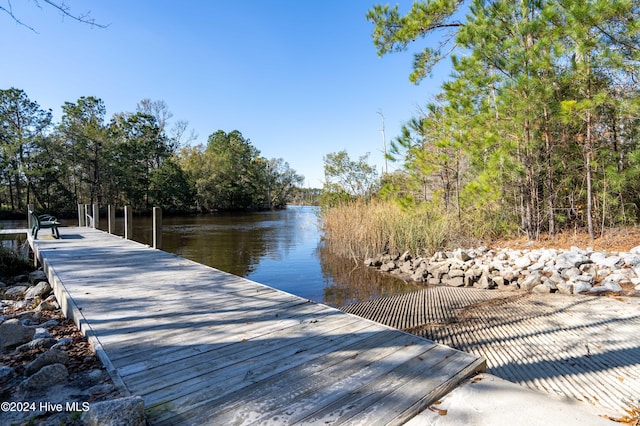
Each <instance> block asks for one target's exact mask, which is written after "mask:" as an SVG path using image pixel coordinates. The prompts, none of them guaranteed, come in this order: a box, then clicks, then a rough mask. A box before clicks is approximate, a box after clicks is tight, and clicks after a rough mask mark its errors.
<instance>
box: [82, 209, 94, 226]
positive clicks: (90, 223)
mask: <svg viewBox="0 0 640 426" xmlns="http://www.w3.org/2000/svg"><path fill="white" fill-rule="evenodd" d="M84 220H85V226H87V227H92V226H93V218H92V217H91V215H90V214H89V204H85V205H84Z"/></svg>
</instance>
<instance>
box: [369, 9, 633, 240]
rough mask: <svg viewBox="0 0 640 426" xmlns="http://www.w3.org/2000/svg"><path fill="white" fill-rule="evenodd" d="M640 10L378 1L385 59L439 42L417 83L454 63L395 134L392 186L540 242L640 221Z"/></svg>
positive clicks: (419, 60) (376, 23)
mask: <svg viewBox="0 0 640 426" xmlns="http://www.w3.org/2000/svg"><path fill="white" fill-rule="evenodd" d="M639 17H640V3H639V2H637V1H635V0H517V1H513V0H493V1H490V0H468V1H457V0H429V1H416V2H414V4H413V6H412V8H411V9H410V10H409V11H407V12H406V13H405V14H402V13H400V11H399V7H398V6H395V7H390V6H388V5H387V6H382V5H376V6H374V7H373V8H372V9H371V10H370V11H369V12H368V14H367V19H368V20H370V21H371V22H372V24H373V33H372V37H373V41H374V44H375V46H376V48H377V51H378V54H379V55H381V56H382V55H385V54H389V53H391V52H396V51H403V50H406V49H408V48H409V46H413V45H415V44H417V43H419V42H423V43H424V45H425V46H426V47H425V48H424V49H422V50H421V51H419V52H418V53H416V54H415V56H414V62H413V72H412V73H411V75H410V80H411V81H413V82H415V83H418V82H420V81H422V80H423V79H424V78H425V77H427V76H429V75H430V73H432V72H433V70H434V66H435V65H436V64H437V63H438V62H439V61H441V60H443V59H444V58H450V60H451V64H452V69H453V72H452V74H451V75H450V78H449V80H448V81H447V82H446V83H444V85H443V86H442V87H441V90H440V92H439V94H438V95H437V96H435V97H434V99H432V100H431V101H430V102H428V104H427V105H426V106H425V107H424V108H422V110H421V111H420V113H419V114H418V115H417V116H416V117H414V118H412V119H411V120H410V121H409V122H408V123H407V124H406V125H405V126H404V129H403V131H402V134H401V135H399V136H398V137H397V138H396V139H395V140H394V141H393V144H392V148H391V150H390V153H389V157H390V158H391V159H393V160H396V161H397V162H398V163H399V164H401V165H402V168H401V170H400V171H398V172H396V173H393V174H388V175H385V176H383V177H382V189H381V194H382V195H383V196H388V197H393V198H394V199H396V200H401V201H402V202H404V204H405V205H417V204H419V203H431V205H433V204H434V203H435V204H437V205H439V206H440V208H441V211H444V212H447V213H449V214H453V215H455V216H457V217H458V219H459V220H463V221H467V222H469V223H471V224H475V225H477V227H478V228H483V229H489V231H490V232H492V233H505V232H510V231H519V232H521V233H523V234H526V235H527V236H528V237H530V238H536V237H538V236H539V235H540V234H541V233H543V232H547V233H549V234H554V233H556V232H558V231H559V230H563V229H564V230H566V229H578V228H579V229H584V230H585V231H587V232H588V233H589V234H590V236H591V237H592V238H594V237H595V236H596V235H597V234H599V233H600V232H602V231H603V230H604V229H605V228H606V227H608V226H618V225H625V224H636V223H638V219H639V218H640V145H639V140H638V136H639V132H640V115H639V112H640V90H639V89H640V88H639V86H638V78H639V77H640V75H639V71H640V67H639V65H640V19H638V18H639Z"/></svg>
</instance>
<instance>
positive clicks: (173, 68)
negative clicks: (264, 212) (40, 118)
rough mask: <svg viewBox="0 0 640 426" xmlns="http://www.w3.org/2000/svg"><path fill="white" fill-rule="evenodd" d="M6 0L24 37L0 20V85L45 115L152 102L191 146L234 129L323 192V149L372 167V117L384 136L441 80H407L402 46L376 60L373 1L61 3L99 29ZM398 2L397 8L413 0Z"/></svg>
mask: <svg viewBox="0 0 640 426" xmlns="http://www.w3.org/2000/svg"><path fill="white" fill-rule="evenodd" d="M0 2H1V3H0V4H2V6H6V0H0ZM11 3H12V6H13V9H14V13H15V14H16V15H17V16H18V17H20V18H21V19H22V20H23V21H24V22H25V23H26V24H28V25H30V26H32V27H33V28H35V30H36V31H37V33H34V32H33V31H31V30H29V29H27V28H25V27H23V26H19V25H17V24H15V23H14V22H13V21H12V20H11V18H10V17H9V16H7V15H5V14H0V39H2V40H3V43H2V46H3V53H2V56H3V66H2V68H1V69H0V82H1V83H2V84H1V88H3V89H6V88H9V87H16V88H19V89H22V90H24V91H25V92H26V93H27V95H28V96H29V98H30V99H31V100H34V101H36V102H38V103H39V104H40V106H41V107H42V108H45V109H51V110H53V113H54V117H55V119H56V121H58V120H59V119H60V114H61V106H62V105H63V103H64V102H66V101H69V102H75V101H76V100H77V99H78V98H79V97H80V96H95V97H98V98H101V99H102V100H103V101H104V103H105V105H106V107H107V116H108V117H110V116H111V115H112V114H114V113H117V112H122V111H133V110H135V107H136V104H137V103H138V102H139V101H140V100H142V99H145V98H149V99H151V100H162V101H164V102H166V104H167V105H168V107H169V109H170V110H171V111H172V112H173V120H174V121H175V120H178V119H181V120H187V121H188V122H189V127H190V128H191V129H193V130H194V131H195V132H196V133H197V134H198V140H197V141H196V142H195V143H203V144H204V143H206V140H207V137H208V135H210V134H211V133H213V132H215V131H217V130H219V129H220V130H224V131H226V132H230V131H232V130H239V131H240V132H242V134H243V136H244V137H245V138H248V139H249V140H250V141H251V143H252V144H253V145H254V146H255V147H256V148H257V149H258V150H260V152H261V154H262V155H263V156H265V157H267V158H283V159H284V160H285V161H287V162H288V163H289V164H290V166H291V167H292V168H293V169H295V170H296V171H297V172H298V173H299V174H302V175H304V176H305V178H306V181H305V185H306V186H310V187H320V186H322V182H323V179H324V173H323V161H322V159H323V156H324V155H326V154H327V153H330V152H337V151H340V150H342V149H346V150H347V152H348V153H349V155H350V156H351V158H354V159H355V158H358V157H360V156H361V155H364V154H366V153H367V152H369V153H370V157H369V158H370V163H372V164H375V165H377V167H378V170H381V168H382V167H383V164H384V160H383V155H382V135H381V126H382V125H381V117H380V115H379V114H378V113H377V112H378V111H381V112H382V113H383V114H384V118H385V131H386V139H387V143H388V142H389V141H390V140H391V139H392V138H394V137H395V136H397V135H398V134H399V131H400V128H401V126H402V124H403V123H405V122H406V121H408V120H409V119H410V118H411V117H412V116H414V115H416V114H417V111H418V108H419V107H421V106H423V105H424V104H426V103H427V102H428V101H429V100H430V99H431V98H432V96H433V95H434V94H436V93H437V91H438V88H439V86H440V85H441V83H442V81H443V80H444V79H446V77H447V74H448V71H446V70H444V71H443V68H444V67H440V68H437V69H436V75H435V77H433V78H431V79H426V80H425V81H423V82H422V83H421V84H420V85H418V86H416V85H414V84H412V83H410V82H409V80H408V75H409V73H410V72H411V63H412V52H406V53H400V54H392V55H388V56H385V57H383V58H379V57H378V56H377V54H376V50H375V47H374V46H373V42H372V39H371V30H372V24H371V23H369V22H367V20H366V19H365V14H366V12H367V10H369V9H370V8H371V7H372V6H373V4H374V3H375V0H370V1H369V0H367V1H365V0H324V1H308V0H252V1H251V0H233V1H231V0H227V1H218V0H211V1H204V0H203V1H184V2H176V1H175V0H173V1H168V0H154V1H151V0H136V1H131V0H127V1H121V0H109V1H79V0H67V1H66V3H67V5H69V6H70V7H71V9H72V11H74V12H78V13H83V12H87V11H90V12H91V16H92V17H93V18H94V19H95V20H96V21H97V22H99V23H106V24H109V27H108V28H107V29H98V28H91V27H89V26H86V25H82V24H78V23H76V22H73V21H72V20H69V19H68V18H67V19H64V20H63V19H62V18H61V17H60V15H59V14H58V12H57V11H55V10H54V9H52V8H51V7H49V6H48V5H46V4H45V3H44V2H40V3H41V8H38V7H37V6H35V5H34V3H33V2H31V1H23V0H14V1H12V2H11ZM398 3H399V4H400V7H401V11H403V12H405V11H407V10H408V9H409V8H410V6H411V3H412V2H411V1H400V2H398ZM418 47H419V45H416V46H415V49H418ZM390 168H391V167H390Z"/></svg>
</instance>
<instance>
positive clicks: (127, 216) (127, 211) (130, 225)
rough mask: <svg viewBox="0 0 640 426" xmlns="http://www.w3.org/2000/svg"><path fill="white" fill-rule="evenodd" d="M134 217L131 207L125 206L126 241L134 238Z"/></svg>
mask: <svg viewBox="0 0 640 426" xmlns="http://www.w3.org/2000/svg"><path fill="white" fill-rule="evenodd" d="M132 219H133V215H132V214H131V206H124V239H125V240H131V239H132V238H133V223H132Z"/></svg>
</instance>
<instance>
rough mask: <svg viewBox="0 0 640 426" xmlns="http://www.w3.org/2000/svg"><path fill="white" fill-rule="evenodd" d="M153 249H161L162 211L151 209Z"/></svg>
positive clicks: (158, 208) (156, 208) (155, 208)
mask: <svg viewBox="0 0 640 426" xmlns="http://www.w3.org/2000/svg"><path fill="white" fill-rule="evenodd" d="M153 248H156V249H161V248H162V209H161V208H160V207H154V208H153Z"/></svg>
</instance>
